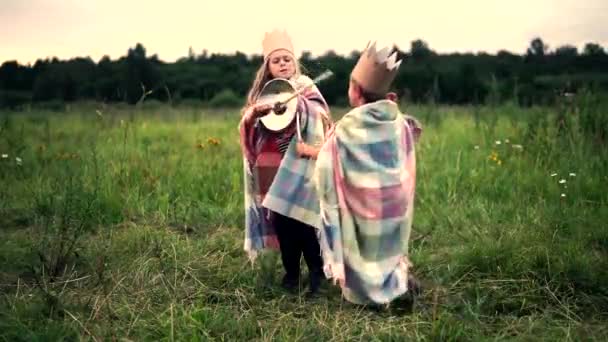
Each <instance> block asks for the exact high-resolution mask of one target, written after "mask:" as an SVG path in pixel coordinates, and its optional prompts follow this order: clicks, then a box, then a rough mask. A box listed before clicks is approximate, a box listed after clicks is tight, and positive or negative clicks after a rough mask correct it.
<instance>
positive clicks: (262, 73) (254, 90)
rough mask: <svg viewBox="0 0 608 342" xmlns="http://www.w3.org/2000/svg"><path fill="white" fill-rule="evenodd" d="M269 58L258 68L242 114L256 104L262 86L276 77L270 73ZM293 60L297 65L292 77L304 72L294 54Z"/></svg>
mask: <svg viewBox="0 0 608 342" xmlns="http://www.w3.org/2000/svg"><path fill="white" fill-rule="evenodd" d="M268 61H269V58H266V59H264V62H263V63H262V65H261V66H260V68H259V69H258V71H257V73H256V74H255V79H254V80H253V84H252V85H251V89H249V93H248V94H247V101H246V102H245V107H243V110H241V115H243V114H244V113H245V110H247V108H248V107H250V106H251V105H253V104H255V103H256V101H257V99H258V96H259V95H260V92H261V91H262V88H263V87H264V85H265V84H266V82H268V81H270V80H271V79H273V78H274V77H272V75H271V74H270V68H269V67H268ZM293 62H294V66H295V73H294V74H293V76H292V77H298V76H300V75H301V74H302V66H301V65H300V61H299V60H298V59H297V58H296V57H295V56H293Z"/></svg>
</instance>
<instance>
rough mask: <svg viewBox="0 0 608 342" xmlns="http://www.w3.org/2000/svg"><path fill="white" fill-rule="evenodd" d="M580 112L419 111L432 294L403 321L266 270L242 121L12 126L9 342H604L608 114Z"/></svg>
mask: <svg viewBox="0 0 608 342" xmlns="http://www.w3.org/2000/svg"><path fill="white" fill-rule="evenodd" d="M581 106H582V105H568V106H563V107H556V108H531V109H521V108H517V107H514V106H503V107H497V108H490V107H461V108H453V107H430V106H426V107H407V111H408V112H409V113H410V114H411V115H414V116H416V117H417V118H419V119H420V120H421V122H422V124H423V125H424V131H423V134H422V137H421V141H420V143H419V145H418V146H417V158H418V159H417V160H418V166H417V167H418V180H417V195H416V196H417V197H416V205H415V214H414V216H415V221H414V228H413V237H412V239H413V241H412V244H411V245H412V249H411V257H412V260H413V262H414V264H415V268H416V272H417V274H418V275H419V276H420V278H421V279H422V280H423V281H424V283H425V285H426V291H425V292H424V294H423V295H422V296H421V297H420V298H418V300H417V302H416V304H415V306H414V308H413V311H412V312H411V313H401V314H396V313H395V312H393V311H390V310H386V311H377V310H370V309H368V308H362V307H357V306H353V305H349V304H347V303H346V302H344V301H343V300H342V299H341V298H340V293H339V291H338V290H337V289H336V288H335V287H333V286H328V287H327V288H325V289H324V290H323V294H322V296H321V297H320V298H318V299H315V300H307V299H305V297H304V296H303V294H302V295H301V296H298V295H291V294H288V293H285V292H283V291H282V290H281V289H280V287H279V286H278V282H279V280H280V277H281V276H282V269H281V264H280V262H279V260H278V259H277V258H276V255H273V254H269V255H267V256H265V257H264V258H263V260H260V262H258V263H256V264H255V265H251V264H249V263H248V262H247V258H246V255H245V253H244V251H243V250H242V244H243V236H244V235H243V221H244V213H243V210H242V206H243V192H242V160H241V157H240V149H239V146H238V135H237V128H236V126H237V122H238V115H239V114H238V111H236V110H232V111H220V110H201V109H176V108H169V107H157V108H132V109H124V108H123V109H118V108H112V107H103V108H102V107H99V108H97V109H95V108H94V107H91V108H81V109H71V110H70V111H69V112H65V113H45V112H36V111H32V112H29V113H7V112H4V113H0V118H1V122H0V124H1V131H0V154H1V156H0V157H1V158H0V340H6V341H20V340H23V341H38V340H40V341H43V340H44V341H47V340H94V341H102V340H121V341H128V340H133V341H135V340H171V341H173V340H188V341H190V340H197V341H198V340H239V341H240V340H263V341H265V340H284V341H317V340H333V341H342V340H365V341H373V340H376V341H387V340H394V341H397V340H399V341H402V340H404V339H417V340H437V341H449V340H454V341H462V340H512V339H518V340H519V339H521V340H533V341H536V340H577V341H578V340H596V339H597V340H602V339H605V338H606V336H607V335H608V328H606V327H607V326H608V224H607V222H608V206H607V204H608V195H607V193H606V190H608V164H607V161H608V152H607V151H608V148H606V143H605V140H601V139H602V138H601V137H600V138H597V134H596V133H594V132H595V131H593V130H594V129H595V128H597V125H595V126H594V125H593V124H589V118H590V117H592V116H594V115H599V114H598V113H600V112H599V111H602V113H605V112H603V110H604V108H608V107H601V108H600V107H597V108H596V107H593V108H590V107H584V106H583V107H581ZM404 108H405V107H404ZM343 112H344V111H343V110H342V111H337V115H339V113H343ZM604 115H605V114H604ZM604 117H605V116H604ZM560 118H562V119H564V121H563V123H564V126H560V125H559V124H558V123H560V122H562V121H560V120H559V119H560ZM560 127H563V128H562V129H559V128H560ZM594 127H595V128H594ZM592 131H593V132H592ZM590 132H591V133H590ZM592 133H593V134H592ZM602 144H603V145H602ZM304 269H305V268H304Z"/></svg>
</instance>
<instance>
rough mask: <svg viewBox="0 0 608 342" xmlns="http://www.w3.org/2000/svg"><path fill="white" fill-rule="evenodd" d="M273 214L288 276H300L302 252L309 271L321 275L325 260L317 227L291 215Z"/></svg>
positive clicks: (289, 277)
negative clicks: (316, 230) (318, 238)
mask: <svg viewBox="0 0 608 342" xmlns="http://www.w3.org/2000/svg"><path fill="white" fill-rule="evenodd" d="M273 214H274V226H275V229H276V232H277V237H278V239H279V244H280V246H281V259H282V260H283V267H284V268H285V273H286V278H288V279H291V280H296V279H299V278H300V258H301V256H302V254H304V260H305V261H306V265H307V266H308V271H309V273H310V274H311V275H314V276H319V275H320V274H321V273H322V272H323V260H322V259H321V248H320V247H319V240H317V235H316V232H315V228H314V227H311V226H309V225H307V224H305V223H302V222H300V221H297V220H294V219H292V218H290V217H287V216H283V215H281V214H278V213H273Z"/></svg>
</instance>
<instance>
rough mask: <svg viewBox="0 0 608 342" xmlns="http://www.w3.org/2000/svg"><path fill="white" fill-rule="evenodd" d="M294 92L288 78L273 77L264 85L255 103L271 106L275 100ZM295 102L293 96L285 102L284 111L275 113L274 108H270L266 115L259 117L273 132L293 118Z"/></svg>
mask: <svg viewBox="0 0 608 342" xmlns="http://www.w3.org/2000/svg"><path fill="white" fill-rule="evenodd" d="M295 92H296V89H295V87H294V85H293V84H292V83H291V82H290V81H289V80H286V79H283V78H275V79H273V80H270V81H268V82H267V83H266V84H265V85H264V87H263V88H262V91H261V92H260V96H259V97H258V100H257V103H260V104H262V103H263V104H269V105H271V106H273V105H274V104H275V103H277V102H282V101H285V100H287V99H288V98H289V97H290V96H292V95H293V94H294V93H295ZM297 104H298V99H297V98H293V99H291V100H289V101H288V102H287V103H286V104H285V107H286V108H285V110H284V111H282V112H278V113H276V112H275V111H274V109H272V110H271V111H270V113H268V115H265V116H263V117H261V118H260V120H261V121H262V124H263V125H264V127H266V128H267V129H269V130H271V131H274V132H278V131H281V130H283V129H285V128H286V127H287V126H289V124H291V122H292V121H293V119H294V118H295V116H296V107H297Z"/></svg>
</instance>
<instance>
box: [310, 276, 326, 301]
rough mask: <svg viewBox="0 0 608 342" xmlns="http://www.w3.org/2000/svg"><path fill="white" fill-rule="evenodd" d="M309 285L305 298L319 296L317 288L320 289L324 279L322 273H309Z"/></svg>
mask: <svg viewBox="0 0 608 342" xmlns="http://www.w3.org/2000/svg"><path fill="white" fill-rule="evenodd" d="M309 277H310V284H309V287H308V292H307V293H306V296H307V297H311V298H312V297H316V296H317V295H318V294H319V288H320V287H321V282H322V281H323V280H324V279H325V277H324V274H323V272H322V271H313V272H310V275H309Z"/></svg>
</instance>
